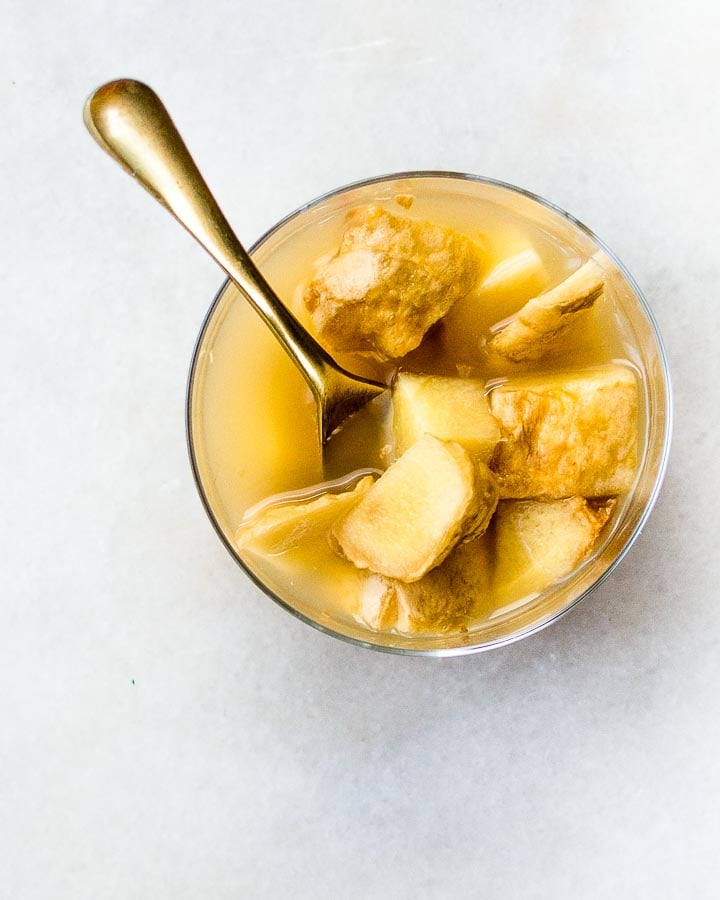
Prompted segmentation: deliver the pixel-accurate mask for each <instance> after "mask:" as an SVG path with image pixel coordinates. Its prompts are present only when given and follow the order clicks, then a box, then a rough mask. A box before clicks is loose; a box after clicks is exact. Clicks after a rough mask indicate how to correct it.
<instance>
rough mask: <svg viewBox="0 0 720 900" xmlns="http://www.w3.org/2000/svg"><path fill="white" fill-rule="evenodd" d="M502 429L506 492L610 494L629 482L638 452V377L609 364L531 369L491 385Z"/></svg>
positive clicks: (495, 465) (500, 470)
mask: <svg viewBox="0 0 720 900" xmlns="http://www.w3.org/2000/svg"><path fill="white" fill-rule="evenodd" d="M490 410H491V412H492V414H493V415H494V416H495V418H496V419H497V420H498V422H499V424H500V430H501V432H502V437H501V439H500V443H499V444H498V445H497V447H496V448H495V454H494V456H493V459H492V462H491V468H492V470H493V471H494V472H495V474H496V476H497V479H498V483H499V486H500V497H501V498H515V499H527V498H544V499H559V498H561V497H574V496H582V497H605V496H609V495H611V494H620V493H623V492H624V491H627V490H629V488H630V487H631V486H632V483H633V479H634V477H635V469H636V467H637V453H638V398H637V384H636V381H635V375H634V374H633V372H632V370H631V369H629V368H628V367H626V366H621V365H609V366H599V367H597V368H594V369H585V370H580V371H577V372H563V373H551V374H548V375H537V376H529V377H527V378H517V379H512V380H510V381H507V382H505V383H504V384H502V385H500V386H499V387H496V388H494V389H493V390H492V391H491V392H490Z"/></svg>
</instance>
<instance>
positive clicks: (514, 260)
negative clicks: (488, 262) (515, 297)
mask: <svg viewBox="0 0 720 900" xmlns="http://www.w3.org/2000/svg"><path fill="white" fill-rule="evenodd" d="M544 277H545V264H544V263H543V261H542V259H541V257H540V254H539V253H538V252H537V250H536V249H535V248H534V247H532V246H530V245H528V246H527V247H525V249H524V250H520V251H518V252H517V253H514V254H513V255H512V256H508V257H506V258H505V259H502V260H500V262H499V263H497V265H495V266H493V267H492V269H490V271H489V272H488V273H487V275H486V276H485V278H483V280H482V284H481V285H480V291H481V292H482V293H485V292H486V291H502V292H503V293H506V292H509V291H511V290H514V291H521V290H522V289H523V288H524V287H525V285H532V284H537V282H538V281H540V280H542V279H543V278H544Z"/></svg>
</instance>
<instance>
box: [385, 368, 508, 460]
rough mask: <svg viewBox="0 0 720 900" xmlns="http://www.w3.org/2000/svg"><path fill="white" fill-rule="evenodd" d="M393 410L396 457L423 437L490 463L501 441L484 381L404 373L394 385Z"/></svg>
mask: <svg viewBox="0 0 720 900" xmlns="http://www.w3.org/2000/svg"><path fill="white" fill-rule="evenodd" d="M392 407H393V435H394V438H395V453H396V455H397V456H400V455H401V454H403V453H404V452H405V451H406V450H407V449H408V448H409V447H410V446H411V445H412V444H414V443H415V441H418V440H419V439H420V438H421V437H422V436H423V434H432V435H433V436H434V437H436V438H440V440H442V441H457V443H458V444H462V446H463V447H464V448H465V449H466V450H467V451H468V452H469V453H470V454H471V455H472V456H474V457H475V458H477V459H480V460H482V461H483V462H489V460H490V457H491V456H492V453H493V450H494V449H495V445H496V444H497V442H498V441H499V440H500V429H499V427H498V424H497V422H496V421H495V419H494V418H493V416H492V414H491V412H490V408H489V407H488V402H487V398H486V396H485V384H484V383H483V382H482V381H476V380H474V379H470V378H444V377H440V376H431V375H411V374H410V373H409V372H401V373H400V374H399V375H398V377H397V379H396V380H395V384H394V385H393V390H392Z"/></svg>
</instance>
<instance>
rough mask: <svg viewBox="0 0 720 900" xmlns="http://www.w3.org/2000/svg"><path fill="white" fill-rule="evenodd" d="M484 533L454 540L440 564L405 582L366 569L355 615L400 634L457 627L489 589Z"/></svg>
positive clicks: (376, 627)
mask: <svg viewBox="0 0 720 900" xmlns="http://www.w3.org/2000/svg"><path fill="white" fill-rule="evenodd" d="M491 573H492V566H491V558H490V544H489V541H488V538H487V536H486V535H483V536H482V537H479V538H475V539H474V540H472V541H467V542H465V543H461V544H458V545H457V547H455V549H454V550H453V551H452V552H451V553H450V555H449V556H448V557H447V559H446V560H445V561H444V562H443V563H441V565H439V566H437V567H436V568H434V569H432V570H431V571H430V572H428V573H427V575H425V576H423V577H422V578H421V579H420V580H419V581H414V582H412V584H407V583H406V582H404V581H398V580H396V579H394V578H386V577H385V576H383V575H371V576H370V577H369V578H368V579H367V580H366V581H365V582H364V584H363V587H362V590H361V596H360V617H361V618H362V619H363V621H365V622H366V623H367V624H368V625H370V626H371V627H372V628H375V629H377V630H378V631H389V630H391V629H395V630H396V631H400V632H402V633H403V634H422V633H428V632H440V633H442V632H448V631H457V630H458V629H459V628H461V627H462V626H463V625H464V624H465V623H466V622H467V621H468V620H469V619H470V618H471V617H472V615H473V612H474V610H475V609H476V607H477V606H479V605H480V604H481V603H482V602H483V601H485V600H486V599H487V598H488V596H489V594H490V584H491Z"/></svg>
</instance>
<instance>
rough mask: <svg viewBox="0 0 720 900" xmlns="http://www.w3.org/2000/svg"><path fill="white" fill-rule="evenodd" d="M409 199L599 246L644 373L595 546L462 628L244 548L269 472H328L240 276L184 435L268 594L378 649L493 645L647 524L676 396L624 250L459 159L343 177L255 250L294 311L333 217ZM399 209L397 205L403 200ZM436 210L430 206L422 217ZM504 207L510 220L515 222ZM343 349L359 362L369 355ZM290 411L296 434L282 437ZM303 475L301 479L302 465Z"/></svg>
mask: <svg viewBox="0 0 720 900" xmlns="http://www.w3.org/2000/svg"><path fill="white" fill-rule="evenodd" d="M406 196H407V197H409V196H412V197H414V198H415V204H414V205H413V207H412V213H413V214H414V213H415V212H416V210H417V212H418V215H419V216H420V217H421V218H422V217H424V216H423V215H422V207H423V202H425V201H427V202H429V203H438V202H440V203H442V204H445V205H447V207H448V209H452V208H455V207H457V209H460V208H462V209H465V210H467V209H472V208H473V205H475V206H477V207H478V209H480V208H482V209H484V210H490V211H492V210H497V211H498V214H500V215H505V216H508V217H510V219H512V217H515V219H516V220H517V221H525V222H528V223H531V224H532V226H533V228H535V229H536V230H537V229H540V231H539V232H538V233H543V234H545V233H546V234H547V235H548V236H549V239H550V238H551V239H552V240H554V241H555V242H556V243H557V246H558V247H560V248H564V247H565V248H572V250H573V252H576V253H578V254H582V255H586V256H591V255H593V254H601V255H602V261H603V265H604V267H605V270H606V276H607V277H608V278H609V279H610V281H611V283H612V288H613V294H614V302H615V309H616V312H617V316H618V322H619V323H620V327H621V329H622V331H623V334H624V335H625V337H626V339H627V342H628V343H629V344H630V345H632V347H633V348H634V350H633V352H632V358H631V359H630V362H631V363H632V364H633V365H634V366H635V368H636V369H637V371H638V373H639V376H640V377H639V383H640V407H641V415H640V428H641V445H642V452H641V454H640V462H639V466H638V472H637V477H636V480H635V485H634V487H633V489H632V490H631V492H630V493H629V494H628V495H626V496H625V497H624V498H622V502H621V503H620V504H619V508H618V510H617V511H616V513H615V514H614V516H613V519H612V524H611V526H609V527H608V528H607V529H606V531H605V532H604V533H603V537H602V539H601V541H600V543H599V544H598V546H597V547H596V548H595V549H594V550H593V553H592V555H591V556H590V557H589V558H588V559H587V560H586V561H585V562H584V563H583V564H582V565H581V566H580V567H579V568H577V569H576V570H575V571H574V572H573V573H572V574H571V575H570V576H568V577H567V578H565V579H563V580H561V581H560V582H558V583H556V584H554V585H553V586H552V587H550V588H548V589H547V590H545V591H543V592H542V593H540V594H537V595H535V596H533V597H531V598H526V599H525V600H523V601H522V602H519V603H518V604H515V605H514V606H510V607H503V608H502V609H499V610H498V611H497V612H496V614H493V615H491V616H489V617H487V618H486V619H484V620H483V621H481V622H478V623H477V624H476V625H472V626H469V627H468V630H467V631H466V632H465V631H463V632H460V633H452V634H432V635H404V634H399V633H395V632H378V631H374V630H372V629H371V628H369V627H368V626H367V625H365V624H363V623H362V622H361V621H359V620H357V619H356V618H355V617H353V615H351V614H349V613H348V612H347V610H345V609H343V608H340V607H338V606H337V604H333V603H331V602H330V601H329V599H328V598H327V597H325V596H323V595H314V596H310V597H309V596H307V595H305V596H299V595H298V594H297V593H296V592H295V590H294V588H293V585H292V584H288V583H287V582H286V581H283V580H282V579H278V578H277V577H275V576H274V575H273V573H272V572H270V571H267V570H263V568H262V566H259V565H258V564H257V562H256V561H252V560H251V559H249V558H247V557H244V556H243V555H242V554H241V553H240V551H239V550H238V548H237V546H236V545H235V539H234V535H235V532H236V530H237V527H238V525H239V521H240V518H241V517H242V513H243V512H244V510H245V509H246V508H247V507H249V506H251V505H253V504H254V503H255V502H257V501H258V500H260V499H261V498H262V497H263V496H264V495H266V494H268V493H274V491H271V490H270V489H269V487H268V486H269V483H270V480H269V479H270V476H269V475H268V473H272V472H273V471H281V472H282V475H283V478H284V479H285V481H286V483H287V487H288V488H292V487H293V486H294V487H299V486H300V485H301V484H309V483H311V481H308V474H307V471H308V469H309V470H310V471H313V467H315V471H316V477H315V479H314V480H315V481H318V482H319V481H321V480H322V479H323V474H322V470H321V469H320V462H319V451H317V453H318V460H317V464H316V462H315V461H313V460H312V459H310V462H308V460H309V458H310V456H312V452H313V451H312V450H308V449H307V448H308V447H310V446H311V444H312V442H313V441H315V442H316V431H315V428H316V425H315V424H314V421H313V408H314V407H313V402H312V397H311V395H310V393H309V391H308V389H307V388H306V386H305V383H304V382H303V380H302V377H301V375H300V374H299V372H298V371H297V370H296V369H295V368H294V366H293V364H292V363H291V362H290V360H289V359H288V358H287V357H286V356H285V354H284V351H283V350H282V349H281V348H280V346H279V345H278V344H277V343H276V341H275V339H274V338H273V337H272V336H271V335H270V333H269V331H268V329H267V327H266V326H265V325H264V324H263V323H262V322H261V321H260V318H259V317H258V316H257V314H256V313H255V312H254V311H253V310H252V309H251V307H250V305H249V304H248V303H247V301H246V300H245V299H244V298H243V297H242V295H241V294H240V293H239V291H238V290H237V289H236V288H235V286H234V285H233V284H231V283H230V282H229V281H226V282H225V284H224V285H223V286H222V287H221V288H220V291H219V292H218V294H217V296H216V297H215V299H214V300H213V302H212V305H211V307H210V310H209V312H208V314H207V316H206V318H205V321H204V323H203V325H202V328H201V331H200V335H199V337H198V340H197V344H196V347H195V351H194V353H193V357H192V363H191V366H190V375H189V381H188V391H187V435H188V445H189V452H190V460H191V465H192V470H193V474H194V477H195V481H196V484H197V487H198V491H199V493H200V497H201V499H202V502H203V504H204V506H205V509H206V511H207V514H208V516H209V517H210V521H211V522H212V524H213V526H214V527H215V530H216V531H217V534H218V536H219V537H220V539H221V541H222V542H223V543H224V545H225V547H226V548H227V550H228V552H229V553H230V554H231V556H232V557H233V558H234V559H235V561H236V562H237V563H238V564H239V565H240V567H241V568H242V569H243V570H244V571H245V573H246V574H247V575H248V576H249V577H250V578H251V579H252V580H253V581H254V582H255V584H257V585H258V586H259V587H260V588H261V589H262V590H263V591H264V592H265V593H266V594H267V595H268V596H269V597H271V598H272V599H273V600H275V601H276V602H277V603H279V604H280V605H281V606H282V607H284V608H285V609H286V610H288V611H289V612H291V613H292V614H293V615H295V616H297V617H298V618H300V619H301V620H302V621H304V622H306V623H308V624H310V625H313V626H315V627H316V628H319V629H320V630H321V631H324V632H325V633H326V634H330V635H334V636H335V637H338V638H341V639H342V640H345V641H348V642H350V643H354V644H358V645H360V646H363V647H369V648H373V649H376V650H382V651H388V652H394V653H405V654H418V655H428V656H453V655H461V654H467V653H475V652H478V651H481V650H487V649H490V648H493V647H499V646H502V645H504V644H508V643H510V642H512V641H516V640H518V639H520V638H523V637H526V636H528V635H530V634H533V633H534V632H536V631H538V630H539V629H541V628H544V627H545V626H547V625H549V624H550V623H551V622H553V621H555V619H557V618H559V616H561V615H563V614H564V613H566V612H567V611H568V610H570V609H572V607H573V606H575V605H576V604H577V603H579V602H580V601H581V600H582V599H584V598H585V597H586V596H587V595H588V594H589V593H590V592H591V591H592V590H593V589H594V588H596V587H597V586H598V585H599V584H600V583H601V582H602V581H604V580H605V578H607V576H608V575H609V574H610V573H611V572H612V570H613V569H614V568H615V566H616V565H617V564H618V563H619V562H620V560H621V559H622V558H623V557H624V556H625V554H626V553H627V552H628V550H629V549H630V547H631V545H632V544H633V542H634V540H635V539H636V538H637V536H638V535H639V534H640V532H641V530H642V528H643V525H644V523H645V521H646V520H647V517H648V515H649V513H650V511H651V509H652V507H653V505H654V503H655V500H656V498H657V495H658V492H659V490H660V486H661V483H662V480H663V476H664V472H665V468H666V465H667V459H668V452H669V446H670V434H671V419H672V403H671V394H670V381H669V373H668V366H667V359H666V356H665V352H664V350H663V346H662V341H661V338H660V334H659V332H658V328H657V324H656V322H655V319H654V318H653V315H652V313H651V311H650V308H649V307H648V304H647V302H646V301H645V298H644V297H643V295H642V293H641V291H640V289H639V288H638V286H637V285H636V284H635V282H634V280H633V279H632V277H631V276H630V274H629V273H628V272H627V270H626V269H625V267H624V266H623V265H622V263H621V262H620V261H619V260H618V259H617V257H616V256H615V255H614V254H613V253H612V252H611V251H610V250H609V249H608V248H607V247H606V246H605V244H603V242H602V241H601V240H600V239H599V238H598V237H596V236H595V235H594V234H593V232H592V231H590V230H589V229H588V228H586V227H585V226H584V225H583V224H581V223H580V222H578V221H577V219H575V218H573V217H572V216H571V215H569V214H568V213H566V212H564V211H563V210H562V209H560V208H558V207H557V206H555V205H554V204H552V203H549V202H548V201H546V200H543V199H542V198H541V197H538V196H536V195H534V194H531V193H529V192H528V191H524V190H522V189H520V188H517V187H513V186H512V185H508V184H503V183H501V182H498V181H494V180H493V179H489V178H483V177H479V176H473V175H464V174H458V173H451V172H408V173H401V174H395V175H387V176H382V177H378V178H372V179H369V180H367V181H362V182H358V183H356V184H351V185H349V186H347V187H342V188H339V189H338V190H336V191H332V192H330V193H328V194H325V195H324V196H322V197H319V198H318V199H316V200H313V201H312V202H310V203H308V204H307V205H306V206H303V207H301V208H300V209H298V210H296V211H295V212H293V213H291V214H290V215H289V216H287V217H286V218H285V219H283V220H282V221H281V222H279V223H278V224H277V225H275V226H274V227H273V228H271V229H270V230H269V231H268V232H267V233H266V234H265V235H263V237H261V238H260V240H259V241H258V242H257V243H256V244H255V245H254V247H253V248H252V250H251V255H252V256H253V258H254V260H255V261H256V263H257V264H258V266H259V267H260V269H261V270H262V271H263V273H264V274H265V276H266V278H267V279H268V281H269V282H270V284H271V285H272V286H273V287H274V289H275V290H276V292H277V293H278V294H279V296H280V297H282V298H283V300H284V301H285V302H286V303H289V304H291V305H292V306H293V308H294V309H295V311H296V313H297V311H298V310H299V309H300V305H299V303H298V283H299V281H298V271H300V270H302V269H303V266H304V268H305V270H307V269H308V266H309V264H311V263H312V262H313V261H314V260H315V259H316V258H317V257H318V256H319V255H321V254H322V253H323V252H327V248H328V234H329V230H332V229H333V228H335V229H336V228H337V224H336V223H337V220H338V216H339V215H341V214H342V213H343V212H344V211H345V210H347V209H349V208H352V207H353V206H357V205H360V204H367V203H375V202H383V203H385V204H388V203H392V202H393V200H395V199H396V198H398V197H400V202H401V203H404V202H405V199H404V198H405V197H406ZM397 212H398V214H402V213H403V210H402V209H400V208H399V207H398V208H397ZM428 218H429V216H428ZM510 219H508V221H510ZM338 361H339V362H341V363H342V364H345V365H346V366H347V367H348V368H351V369H352V368H354V370H355V371H358V373H359V374H369V372H363V371H360V369H361V368H362V364H361V363H358V361H357V359H355V360H351V362H350V363H348V361H347V360H346V359H344V358H342V356H338ZM287 423H292V440H291V441H290V442H288V440H287V435H286V436H285V438H282V431H283V429H285V430H287ZM302 469H304V470H305V471H304V475H303V476H302V479H301V480H300V482H299V483H298V478H300V475H299V473H300V471H301V470H302Z"/></svg>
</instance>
